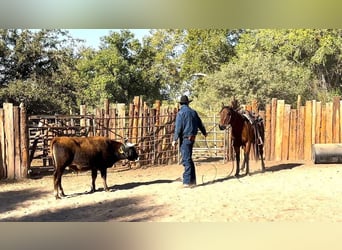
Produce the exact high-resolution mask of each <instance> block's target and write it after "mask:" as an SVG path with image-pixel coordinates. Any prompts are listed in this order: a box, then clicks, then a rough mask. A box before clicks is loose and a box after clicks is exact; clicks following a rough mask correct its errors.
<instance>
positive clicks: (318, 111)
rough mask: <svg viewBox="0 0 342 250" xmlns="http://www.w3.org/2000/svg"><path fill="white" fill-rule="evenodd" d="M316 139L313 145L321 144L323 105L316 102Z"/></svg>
mask: <svg viewBox="0 0 342 250" xmlns="http://www.w3.org/2000/svg"><path fill="white" fill-rule="evenodd" d="M315 120H316V121H315V139H314V141H313V144H315V143H320V138H321V127H322V103H321V102H316V115H315Z"/></svg>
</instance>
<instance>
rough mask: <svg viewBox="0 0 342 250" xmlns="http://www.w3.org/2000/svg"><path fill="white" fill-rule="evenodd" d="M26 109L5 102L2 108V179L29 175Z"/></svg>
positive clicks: (0, 133) (0, 110)
mask: <svg viewBox="0 0 342 250" xmlns="http://www.w3.org/2000/svg"><path fill="white" fill-rule="evenodd" d="M26 120H27V116H26V109H25V108H24V107H20V108H19V107H16V106H13V104H12V103H4V104H3V108H2V109H0V179H5V178H7V179H20V178H26V177H27V171H28V166H29V165H28V140H27V126H26Z"/></svg>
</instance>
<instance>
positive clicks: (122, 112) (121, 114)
mask: <svg viewBox="0 0 342 250" xmlns="http://www.w3.org/2000/svg"><path fill="white" fill-rule="evenodd" d="M116 106H117V109H118V126H117V128H118V130H119V134H120V136H121V138H126V137H128V133H127V134H125V132H126V131H125V127H126V124H125V123H126V105H125V104H124V103H118V104H117V105H116Z"/></svg>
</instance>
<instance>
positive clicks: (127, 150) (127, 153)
mask: <svg viewBox="0 0 342 250" xmlns="http://www.w3.org/2000/svg"><path fill="white" fill-rule="evenodd" d="M135 146H136V145H135V144H133V143H129V142H125V143H124V144H122V146H121V148H120V151H121V152H120V153H121V154H122V155H123V156H124V157H125V158H126V159H128V160H130V161H138V160H139V155H138V152H137V149H136V147H135Z"/></svg>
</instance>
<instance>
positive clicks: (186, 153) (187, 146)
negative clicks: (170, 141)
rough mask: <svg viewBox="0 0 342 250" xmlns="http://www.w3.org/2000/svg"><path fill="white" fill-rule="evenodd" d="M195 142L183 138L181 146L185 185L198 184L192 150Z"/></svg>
mask: <svg viewBox="0 0 342 250" xmlns="http://www.w3.org/2000/svg"><path fill="white" fill-rule="evenodd" d="M193 146H194V140H189V139H188V138H183V141H182V143H181V146H180V150H181V154H182V164H183V166H184V173H183V184H196V171H195V164H194V162H193V160H192V148H193Z"/></svg>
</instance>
